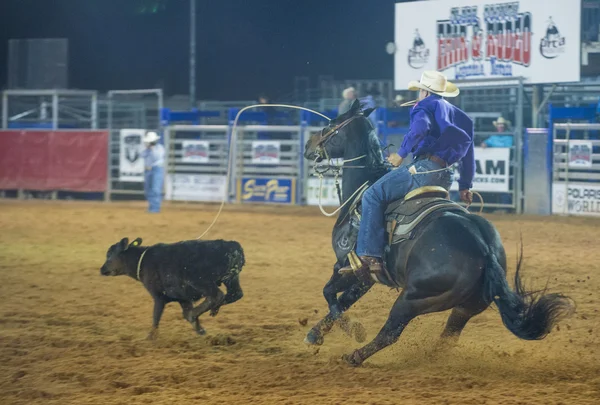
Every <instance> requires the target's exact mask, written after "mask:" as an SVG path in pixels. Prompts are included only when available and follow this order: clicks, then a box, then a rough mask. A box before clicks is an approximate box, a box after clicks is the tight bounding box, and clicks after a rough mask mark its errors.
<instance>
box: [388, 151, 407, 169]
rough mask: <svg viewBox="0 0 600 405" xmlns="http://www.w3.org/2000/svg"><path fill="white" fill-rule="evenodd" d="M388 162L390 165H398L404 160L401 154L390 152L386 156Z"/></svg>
mask: <svg viewBox="0 0 600 405" xmlns="http://www.w3.org/2000/svg"><path fill="white" fill-rule="evenodd" d="M387 160H388V162H390V164H391V165H392V166H395V167H398V166H400V165H401V164H402V161H403V160H404V159H403V158H402V156H400V155H399V154H397V153H390V155H389V156H388V158H387Z"/></svg>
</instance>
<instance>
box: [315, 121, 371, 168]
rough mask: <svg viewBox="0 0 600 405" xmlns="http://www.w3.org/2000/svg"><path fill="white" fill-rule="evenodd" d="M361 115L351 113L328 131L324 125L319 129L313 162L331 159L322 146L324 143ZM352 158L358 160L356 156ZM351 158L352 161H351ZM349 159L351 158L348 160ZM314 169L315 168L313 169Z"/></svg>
mask: <svg viewBox="0 0 600 405" xmlns="http://www.w3.org/2000/svg"><path fill="white" fill-rule="evenodd" d="M362 116H363V115H353V116H352V117H350V118H347V119H345V120H344V121H342V122H340V123H339V124H337V125H336V126H334V127H333V128H330V129H329V131H327V132H325V130H327V129H328V128H329V127H325V128H323V129H322V130H321V137H320V138H319V140H318V141H317V145H316V147H315V155H316V157H315V163H316V162H317V161H318V160H319V159H321V160H325V159H326V160H329V161H331V158H330V157H329V154H328V153H327V148H325V147H324V145H325V143H326V142H327V141H329V140H330V139H331V138H332V137H333V136H334V135H337V134H339V132H340V129H342V128H344V127H345V126H347V125H348V124H350V123H351V122H352V121H354V120H355V119H356V118H358V117H362ZM363 157H364V156H361V157H360V158H361V159H362V158H363ZM353 160H358V159H357V158H355V159H353ZM353 160H352V161H353ZM348 161H351V160H348ZM345 162H346V161H344V163H345ZM315 171H316V169H315Z"/></svg>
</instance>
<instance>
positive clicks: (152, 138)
mask: <svg viewBox="0 0 600 405" xmlns="http://www.w3.org/2000/svg"><path fill="white" fill-rule="evenodd" d="M159 139H160V136H158V134H157V133H156V132H153V131H150V132H146V135H144V143H154V142H156V141H158V140H159Z"/></svg>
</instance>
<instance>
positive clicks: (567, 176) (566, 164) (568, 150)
mask: <svg viewBox="0 0 600 405" xmlns="http://www.w3.org/2000/svg"><path fill="white" fill-rule="evenodd" d="M566 138H567V150H566V153H565V205H564V207H563V215H565V214H569V211H568V206H569V152H570V150H571V123H570V122H569V123H567V137H566Z"/></svg>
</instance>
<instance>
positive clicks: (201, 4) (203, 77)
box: [0, 0, 396, 100]
mask: <svg viewBox="0 0 600 405" xmlns="http://www.w3.org/2000/svg"><path fill="white" fill-rule="evenodd" d="M154 2H160V3H162V4H164V5H165V6H164V8H163V9H161V10H159V11H158V12H157V13H143V14H140V13H139V12H138V11H139V7H140V4H143V3H154ZM197 2H198V3H197V4H198V22H197V44H198V47H197V52H198V54H197V63H198V73H197V82H198V89H197V94H198V98H199V99H222V100H226V99H254V98H256V95H257V94H258V93H259V92H261V91H266V92H267V93H268V94H270V95H272V96H273V97H277V96H281V95H284V94H287V93H289V92H290V91H291V90H292V85H293V78H294V76H309V77H311V80H314V79H316V77H317V75H319V74H327V75H334V76H335V77H336V78H339V79H357V78H365V79H366V78H376V79H377V78H389V79H391V78H392V77H393V58H392V56H390V55H387V54H386V53H385V44H386V42H388V41H391V40H393V33H394V26H393V22H394V21H393V20H394V3H396V1H394V0H370V1H369V0H197ZM0 27H2V28H0V86H2V87H4V86H5V84H6V76H7V72H6V65H7V63H6V58H7V40H8V39H9V38H42V37H47V38H52V37H55V38H59V37H60V38H68V39H69V54H70V55H69V57H70V58H69V59H70V60H69V64H70V68H69V71H70V74H69V83H70V86H71V87H73V88H86V89H88V88H91V89H98V90H101V91H105V90H108V89H119V88H147V87H154V86H161V87H163V88H164V89H165V90H166V92H167V93H168V94H186V93H187V89H188V87H187V86H188V66H189V45H188V38H189V2H188V0H0ZM313 83H314V81H313Z"/></svg>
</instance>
